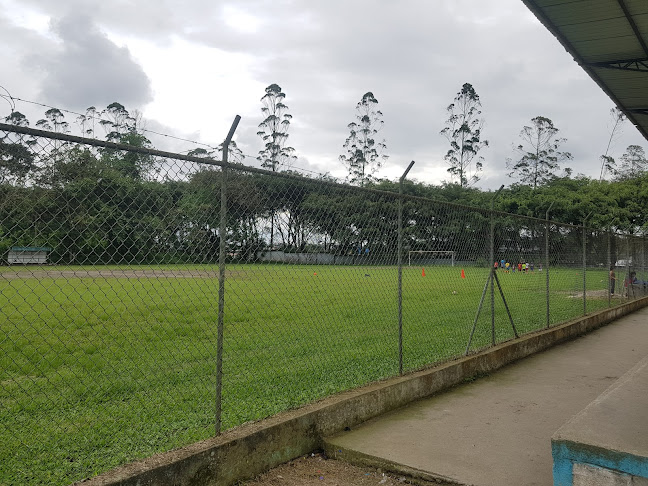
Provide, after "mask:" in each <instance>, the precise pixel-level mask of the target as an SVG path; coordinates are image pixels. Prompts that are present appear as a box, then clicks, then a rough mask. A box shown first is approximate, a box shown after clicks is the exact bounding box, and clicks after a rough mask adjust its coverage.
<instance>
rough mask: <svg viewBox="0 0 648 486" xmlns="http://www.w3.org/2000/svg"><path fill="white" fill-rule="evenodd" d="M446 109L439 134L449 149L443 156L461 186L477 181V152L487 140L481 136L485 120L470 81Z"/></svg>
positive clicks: (480, 159)
mask: <svg viewBox="0 0 648 486" xmlns="http://www.w3.org/2000/svg"><path fill="white" fill-rule="evenodd" d="M447 112H448V115H449V116H448V119H447V120H446V126H445V128H444V129H443V130H441V134H442V135H443V136H445V137H446V138H447V139H448V141H449V142H450V149H449V150H448V152H447V153H446V154H445V156H444V157H443V158H444V159H445V161H446V162H447V163H448V165H449V166H450V167H448V172H450V174H451V175H452V176H453V177H456V178H457V179H458V180H459V185H460V186H461V187H467V186H468V185H469V184H474V183H475V182H477V181H478V180H479V177H478V176H477V173H478V172H480V171H481V170H482V166H483V160H484V158H483V157H479V156H478V152H479V151H480V150H481V149H482V148H484V147H488V140H482V138H481V132H482V128H483V126H484V119H483V118H482V117H481V116H480V115H481V102H480V101H479V95H478V94H477V92H476V91H475V88H473V86H472V84H470V83H465V84H464V85H463V86H462V87H461V90H460V91H459V92H458V93H457V96H455V99H454V103H452V104H450V105H449V106H448V108H447ZM473 161H474V167H473Z"/></svg>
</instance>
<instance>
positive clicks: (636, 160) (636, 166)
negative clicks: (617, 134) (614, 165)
mask: <svg viewBox="0 0 648 486" xmlns="http://www.w3.org/2000/svg"><path fill="white" fill-rule="evenodd" d="M646 169H648V160H647V159H646V152H645V151H644V149H643V147H640V146H639V145H629V146H628V148H627V149H626V152H625V153H624V154H623V155H622V156H621V166H620V167H619V170H618V177H619V179H635V178H637V177H639V176H640V175H641V174H642V173H644V172H645V171H646Z"/></svg>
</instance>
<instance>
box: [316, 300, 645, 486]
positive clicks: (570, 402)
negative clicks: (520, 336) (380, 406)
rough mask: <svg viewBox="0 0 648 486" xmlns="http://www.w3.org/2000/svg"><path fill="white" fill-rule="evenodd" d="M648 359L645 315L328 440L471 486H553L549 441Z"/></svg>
mask: <svg viewBox="0 0 648 486" xmlns="http://www.w3.org/2000/svg"><path fill="white" fill-rule="evenodd" d="M646 355H648V308H647V309H643V310H640V311H638V312H636V313H634V314H631V315H629V316H626V317H623V318H621V319H619V320H618V321H616V322H614V323H612V324H609V325H607V326H605V327H603V328H601V329H599V330H597V331H594V332H592V333H591V334H588V335H586V336H583V337H581V338H579V339H577V340H574V341H571V342H569V343H566V344H563V345H560V346H558V347H556V348H552V349H550V350H548V351H545V352H543V353H540V354H537V355H534V356H531V357H529V358H526V359H524V360H522V361H519V362H517V363H515V364H513V365H510V366H507V367H506V368H503V369H502V370H500V371H498V372H496V373H494V374H493V375H491V376H488V377H485V378H482V379H479V380H477V381H475V382H472V383H468V384H465V385H462V386H459V387H456V388H454V389H452V390H451V391H448V392H446V393H443V394H441V395H438V396H435V397H432V398H430V399H426V400H422V401H420V402H416V403H414V404H412V405H410V406H407V407H405V408H403V409H400V410H397V411H395V412H391V413H389V414H387V415H384V416H382V417H379V418H377V419H374V420H371V421H369V422H367V423H365V424H363V425H362V426H360V427H358V428H356V429H354V430H351V431H348V432H344V433H342V434H339V435H337V436H334V437H330V438H328V439H327V450H330V451H334V452H335V455H337V456H339V457H342V458H343V457H345V456H347V457H352V456H356V457H357V456H363V457H365V458H367V459H369V461H374V460H377V461H379V462H387V463H392V464H394V465H400V466H405V467H406V468H414V469H418V470H421V471H424V472H427V473H429V474H431V475H434V476H437V477H445V478H448V479H450V480H452V481H455V482H457V483H460V484H470V485H489V486H494V485H507V486H508V485H516V486H517V485H551V484H553V480H552V457H551V436H552V435H553V433H554V432H555V431H556V430H558V429H559V428H560V427H561V426H562V425H563V424H564V423H565V422H567V421H568V420H569V419H570V418H571V417H572V416H574V415H575V414H577V413H579V412H580V411H581V410H583V409H584V408H585V407H586V406H587V405H588V404H589V403H590V402H592V401H593V400H594V399H595V398H596V397H598V396H599V395H600V394H601V393H602V392H603V391H605V390H606V389H607V388H608V387H609V386H610V385H611V384H612V383H614V382H615V381H616V380H617V379H618V378H619V377H620V376H621V375H623V374H624V373H625V372H626V371H628V370H630V369H631V368H632V367H633V366H635V365H636V364H637V363H638V362H639V361H640V360H641V359H642V358H644V357H645V356H646Z"/></svg>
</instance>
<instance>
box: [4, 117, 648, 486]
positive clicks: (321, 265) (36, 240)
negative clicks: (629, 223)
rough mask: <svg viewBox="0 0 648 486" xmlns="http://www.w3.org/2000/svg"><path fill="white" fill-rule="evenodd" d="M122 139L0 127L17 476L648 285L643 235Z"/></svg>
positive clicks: (581, 309)
mask: <svg viewBox="0 0 648 486" xmlns="http://www.w3.org/2000/svg"><path fill="white" fill-rule="evenodd" d="M125 140H126V141H127V142H129V143H130V144H131V145H132V147H128V146H123V145H119V146H118V145H114V144H113V145H110V144H99V143H96V142H92V141H84V140H82V139H77V138H75V137H70V136H61V135H57V134H49V133H46V132H39V131H34V130H28V129H20V128H15V127H9V126H7V125H2V126H0V255H1V256H0V258H1V259H2V262H3V264H2V266H1V267H0V288H1V292H0V303H1V305H0V347H1V351H2V352H1V353H0V404H1V405H2V406H1V407H0V424H1V426H0V484H41V483H48V484H68V483H70V482H72V481H75V480H80V479H83V478H85V477H88V476H92V475H94V474H97V473H100V472H102V471H105V470H107V469H109V468H111V467H114V466H117V465H119V464H124V463H126V462H129V461H132V460H135V459H138V458H143V457H146V456H149V455H151V454H154V453H156V452H161V451H166V450H170V449H172V448H175V447H180V446H182V445H186V444H188V443H191V442H194V441H197V440H200V439H205V438H208V437H211V436H213V435H214V434H215V433H217V432H218V430H215V424H216V422H217V421H216V418H215V417H217V416H218V417H220V419H221V421H222V422H221V423H222V429H227V428H231V427H234V426H237V425H240V424H242V423H245V422H248V421H251V420H257V419H260V418H263V417H267V416H270V415H272V414H275V413H277V412H280V411H283V410H287V409H290V408H294V407H298V406H300V405H302V404H304V403H308V402H311V401H313V400H316V399H319V398H322V397H325V396H327V395H330V394H333V393H336V392H339V391H342V390H347V389H350V388H353V387H357V386H361V385H363V384H366V383H369V382H372V381H375V380H379V379H382V378H386V377H390V376H395V375H397V374H398V373H399V372H400V371H401V369H402V370H403V371H411V370H417V369H421V368H423V367H426V366H430V365H433V364H435V363H439V362H441V361H444V360H448V359H451V358H455V357H458V356H461V355H463V354H465V353H466V352H475V351H477V350H479V349H482V348H485V347H488V346H490V345H492V344H493V343H499V342H502V341H504V340H509V339H512V338H513V337H514V336H515V335H516V334H523V333H527V332H532V331H535V330H539V329H542V328H545V327H548V326H551V325H556V324H558V323H561V322H564V321H567V320H570V319H573V318H575V317H578V316H580V315H583V314H584V313H588V312H593V311H596V310H599V309H603V308H607V307H609V306H613V305H618V304H620V303H622V302H624V301H626V300H627V299H633V298H638V297H641V296H643V295H644V294H645V288H646V285H645V284H644V282H645V281H646V280H648V275H646V265H645V248H644V239H643V238H638V237H633V236H628V235H621V234H616V233H614V232H610V231H606V230H600V229H594V228H587V227H585V228H583V227H582V226H570V225H564V224H560V223H556V222H551V221H544V220H538V219H534V218H525V217H520V216H516V215H511V214H504V213H498V212H491V211H488V210H485V209H481V208H468V207H464V206H459V205H454V204H450V203H441V202H436V201H432V200H428V199H423V198H418V197H412V196H399V194H398V193H396V192H394V193H392V192H385V191H377V190H369V189H364V188H358V187H351V186H344V185H340V184H337V183H332V182H330V181H327V180H314V179H308V178H304V177H301V176H297V175H295V174H290V173H270V172H265V171H261V170H258V169H253V168H249V167H244V166H240V165H232V166H230V167H229V168H228V170H227V175H226V176H224V173H223V170H222V169H221V167H220V165H219V163H218V162H217V161H212V160H204V161H203V160H200V159H198V158H196V157H187V156H181V155H177V156H174V155H173V154H165V153H162V152H157V151H152V150H151V151H147V150H145V149H143V148H142V145H141V144H140V143H139V142H141V141H138V139H137V138H136V137H135V138H132V139H128V138H126V139H125ZM223 184H224V186H225V191H226V194H227V206H226V208H225V210H226V227H225V228H224V230H223V231H221V228H220V211H221V197H220V195H221V189H222V188H223ZM399 200H400V201H401V202H402V214H400V216H401V217H400V218H399ZM399 221H402V227H399ZM221 237H223V238H224V240H225V244H226V252H225V259H226V261H225V263H226V272H225V308H224V309H225V312H224V323H223V329H222V331H223V336H224V339H223V342H222V349H223V354H222V363H223V368H222V397H220V398H221V399H218V397H217V380H216V376H217V368H216V363H217V353H218V349H219V342H218V339H219V338H218V336H219V332H218V325H219V324H218V323H219V316H218V293H219V246H220V242H221ZM399 238H400V242H401V248H402V250H401V255H400V256H401V261H402V264H403V267H402V287H400V288H399V279H398V261H399V258H398V257H399V252H398V248H399ZM399 293H400V295H401V297H402V314H401V316H400V319H399V306H398V296H399ZM399 323H402V328H400V329H399ZM400 339H402V340H400ZM218 403H220V404H221V409H220V410H216V406H217V404H218Z"/></svg>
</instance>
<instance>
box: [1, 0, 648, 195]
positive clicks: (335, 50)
mask: <svg viewBox="0 0 648 486" xmlns="http://www.w3.org/2000/svg"><path fill="white" fill-rule="evenodd" d="M21 2H24V3H25V4H28V5H32V6H33V7H34V8H37V9H39V10H40V11H43V12H47V13H49V14H50V15H52V16H53V17H54V18H58V16H60V15H64V17H63V18H62V20H60V21H58V24H55V25H57V28H56V32H57V33H58V35H59V36H60V38H61V40H62V41H63V42H62V47H61V49H60V50H56V51H55V52H53V53H52V54H49V53H48V54H47V56H41V58H40V62H41V64H42V66H43V69H44V71H45V72H46V73H47V76H46V77H45V78H43V83H42V87H41V90H42V92H43V95H44V96H46V97H47V98H48V99H50V100H52V102H57V103H59V104H63V105H65V107H84V106H85V105H86V104H87V103H88V102H89V103H93V104H95V103H101V102H103V103H109V102H111V101H113V100H120V101H121V102H123V103H124V104H127V105H129V106H130V105H133V106H134V107H137V106H140V105H142V104H143V103H145V102H146V101H147V100H148V99H150V97H151V93H150V88H149V83H148V80H147V78H146V75H145V74H144V73H143V72H142V70H141V68H139V66H137V64H135V62H134V61H133V60H132V58H131V57H130V54H129V53H128V51H127V50H126V49H125V48H119V47H117V46H115V45H114V44H112V43H111V42H110V41H109V40H108V39H107V38H106V37H105V35H104V34H102V31H104V32H111V33H117V34H119V35H122V36H124V37H125V38H139V39H142V40H146V41H149V42H153V43H155V44H160V45H165V44H168V43H170V42H171V41H172V40H173V39H174V38H178V39H183V40H186V41H188V42H191V43H195V44H198V45H201V46H206V47H209V48H214V49H218V50H220V51H226V52H231V53H241V54H245V55H247V56H249V57H251V58H253V59H254V63H253V71H252V76H253V77H254V78H255V80H256V81H258V82H259V83H261V84H262V85H264V86H265V85H269V84H271V83H278V84H279V85H281V87H282V88H283V90H284V92H285V93H286V95H287V98H286V103H287V104H288V106H289V107H290V111H291V113H292V114H293V116H294V119H293V126H292V129H291V133H290V138H289V144H290V145H292V146H293V147H295V148H296V149H297V152H298V153H299V154H300V156H301V159H300V160H299V161H298V164H299V163H304V164H309V167H310V168H313V167H318V168H319V169H320V170H322V171H329V170H338V171H339V170H340V165H339V162H338V160H337V157H338V155H340V154H341V153H342V150H343V149H342V144H343V142H344V139H345V138H346V136H347V135H348V131H347V128H346V126H347V124H348V123H349V122H350V121H352V120H353V116H354V107H355V104H356V103H357V102H358V101H359V99H360V97H361V96H362V94H363V93H365V92H366V91H372V92H373V93H374V94H375V95H376V97H377V98H378V100H379V102H380V108H381V110H382V111H383V113H384V115H385V116H384V120H385V128H384V131H383V135H384V137H385V138H386V140H387V146H388V150H389V153H390V159H389V162H388V164H387V166H386V169H385V173H389V174H391V173H395V172H398V171H399V170H400V167H401V166H403V165H405V164H406V162H407V161H409V160H412V159H414V160H417V165H416V168H415V169H414V170H413V172H412V176H413V177H416V178H419V179H422V180H426V181H427V182H433V183H438V182H440V181H441V179H447V176H444V177H441V179H440V178H439V175H438V174H439V173H441V174H445V166H444V162H443V154H444V153H445V152H446V150H447V141H446V140H445V139H444V138H443V137H441V136H440V135H439V131H440V130H441V129H442V128H443V124H444V121H445V119H446V117H447V114H446V111H445V109H446V107H447V106H448V104H450V103H451V102H452V100H453V98H454V96H455V94H456V93H457V91H458V90H459V89H460V87H461V85H462V84H463V83H465V82H470V83H472V84H473V86H474V87H475V89H476V90H477V92H478V93H479V95H480V97H481V100H482V104H483V114H484V118H485V120H486V125H485V129H484V135H485V137H486V138H488V139H489V140H490V142H491V144H490V147H489V148H488V149H487V150H485V151H484V152H483V155H484V157H485V159H486V162H485V171H484V173H483V179H482V182H481V183H480V184H479V185H480V186H482V187H497V186H498V185H499V184H501V183H510V182H512V180H511V179H508V178H507V177H506V175H505V174H506V168H505V160H506V158H507V157H511V156H513V153H512V149H511V146H512V145H513V144H514V143H517V141H518V134H519V132H520V130H521V129H522V127H523V126H524V125H525V124H528V123H529V122H530V120H531V118H533V117H534V116H537V115H543V116H547V117H548V118H551V119H552V120H553V121H554V123H555V124H556V126H558V127H559V128H560V130H561V134H562V135H563V136H564V137H566V138H567V139H568V142H567V144H566V145H565V149H566V150H569V151H571V152H572V153H573V154H574V157H575V160H574V161H573V163H572V167H573V168H574V171H575V172H584V173H586V174H588V175H591V176H596V175H598V156H599V155H600V154H601V153H602V152H603V151H604V150H605V146H604V145H605V144H604V143H603V140H607V136H608V135H607V134H608V128H607V121H608V111H609V109H610V108H611V107H612V102H611V101H610V100H609V99H608V98H607V97H606V96H605V95H604V94H603V93H602V92H601V90H600V89H599V88H598V87H597V86H596V85H595V83H594V82H593V81H592V80H591V79H589V78H588V77H587V75H586V74H585V73H584V72H583V71H582V69H581V68H580V67H579V66H577V65H576V63H575V62H574V61H573V60H572V59H571V58H570V56H569V55H568V54H567V53H565V51H564V49H563V48H562V47H561V46H560V45H559V43H558V42H557V41H556V39H554V38H553V37H552V36H551V34H549V33H548V32H547V31H546V29H545V28H544V27H543V26H542V25H540V23H539V22H538V21H537V20H536V19H535V18H534V17H533V16H532V15H531V14H530V12H529V11H528V10H527V9H526V7H524V5H523V3H522V2H521V1H520V0H498V2H483V1H479V0H452V1H442V2H428V1H425V0H402V1H399V2H388V1H375V0H356V1H353V2H348V1H343V0H330V1H327V2H311V1H307V0H277V1H275V2H272V6H271V7H269V4H268V2H266V1H264V0H236V2H234V1H214V2H204V1H203V0H185V1H183V2H179V1H177V0H158V1H153V0H141V1H139V2H127V1H126V0H115V1H114V2H110V3H108V2H88V1H87V0H61V1H59V2H56V3H53V2H44V1H42V0H21ZM90 8H92V10H90ZM232 8H233V9H236V10H238V11H240V12H242V13H244V14H246V15H249V16H252V17H255V18H257V19H258V21H259V22H258V24H256V25H255V26H254V27H255V28H240V27H252V26H245V25H243V26H241V25H238V26H237V25H234V24H231V23H228V22H226V20H227V18H226V17H227V12H228V9H232ZM70 11H73V12H74V15H73V16H69V15H66V12H70ZM230 11H231V10H230ZM84 12H85V15H86V17H85V20H83V19H84V17H83V16H82V15H81V14H83V13H84ZM242 18H243V19H244V18H245V17H244V16H243V17H242ZM95 25H96V26H97V27H94V26H95ZM99 29H101V31H100V30H99ZM26 49H27V48H26ZM29 49H31V48H29ZM45 57H46V58H48V59H44V58H45ZM99 59H102V61H99ZM204 63H206V64H209V63H210V59H204ZM108 66H109V67H108ZM224 69H225V70H226V69H227V67H226V66H225V67H224ZM80 80H91V81H93V82H80ZM0 84H1V83H0ZM218 94H219V91H218V86H215V89H214V91H213V92H212V93H210V94H209V96H210V99H213V103H215V105H216V106H217V104H218V99H217V96H218ZM235 94H236V96H237V98H240V99H250V100H254V102H256V101H257V100H259V98H261V96H262V95H263V92H258V93H257V92H243V93H242V92H237V93H235ZM231 95H232V94H228V95H227V96H231ZM100 96H103V98H99V97H100ZM86 100H87V101H86ZM102 100H103V101H102ZM260 107H261V104H260V103H258V110H256V111H252V112H249V110H248V111H247V112H245V111H244V112H242V113H240V114H241V115H243V121H242V123H241V125H240V127H239V130H238V133H237V143H238V144H239V146H241V147H242V148H243V149H244V150H245V151H246V153H249V154H251V155H256V153H257V151H258V150H259V148H260V142H259V140H258V137H256V131H257V130H256V127H257V124H258V123H259V122H260V121H261V113H260ZM230 115H231V114H230V113H223V114H220V113H216V114H215V116H221V117H222V118H223V124H224V125H226V126H229V123H230V122H231V119H230ZM192 130H195V128H188V129H187V130H186V132H191V131H192ZM629 143H637V144H645V140H644V139H643V138H641V136H640V135H639V134H638V133H637V132H636V130H634V129H633V128H632V127H630V126H629V125H628V126H627V127H626V129H625V131H624V135H623V136H622V137H620V138H619V141H618V142H617V147H616V148H615V150H616V151H617V153H616V155H617V156H620V154H621V153H623V150H624V149H625V147H626V146H627V145H628V144H629ZM318 164H319V165H318ZM432 174H434V175H432Z"/></svg>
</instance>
